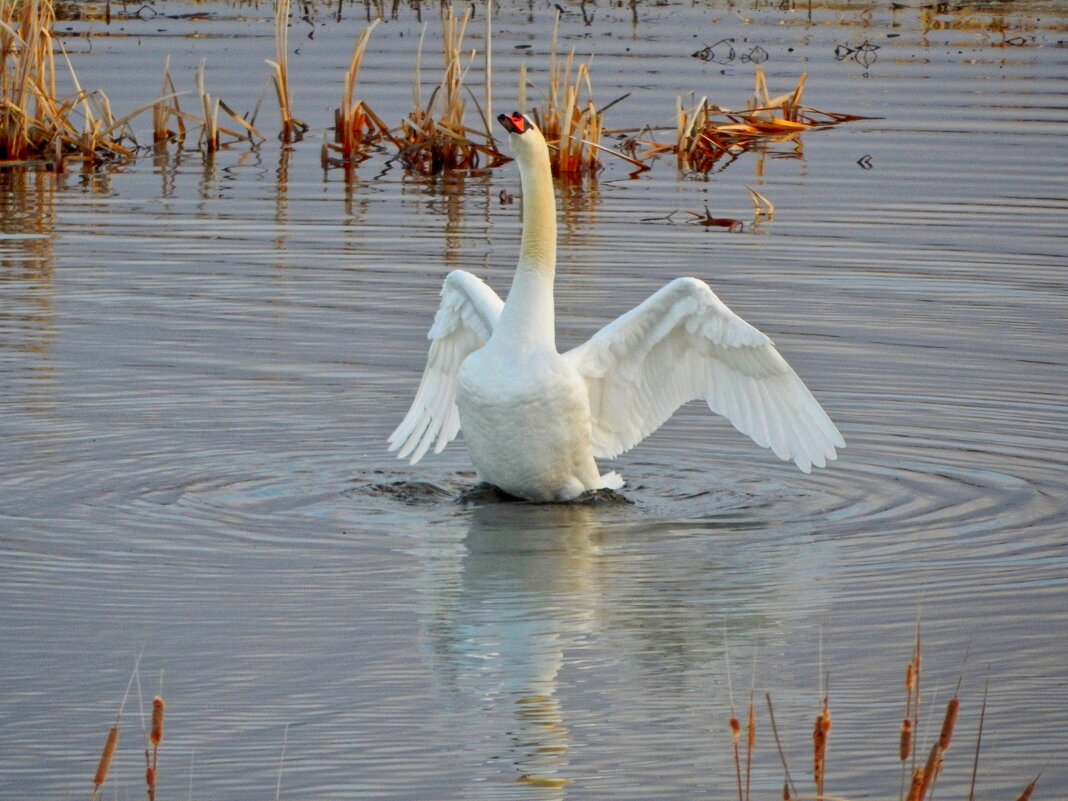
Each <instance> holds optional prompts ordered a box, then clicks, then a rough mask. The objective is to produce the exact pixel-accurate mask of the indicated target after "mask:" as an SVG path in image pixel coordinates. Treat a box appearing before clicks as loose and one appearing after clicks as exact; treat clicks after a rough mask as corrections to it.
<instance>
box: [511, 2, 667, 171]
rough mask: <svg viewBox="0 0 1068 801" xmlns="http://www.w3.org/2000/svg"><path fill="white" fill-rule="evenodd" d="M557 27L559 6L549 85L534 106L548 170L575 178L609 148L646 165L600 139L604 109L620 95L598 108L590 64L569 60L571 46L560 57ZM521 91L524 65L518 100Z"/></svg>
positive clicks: (523, 89) (523, 91)
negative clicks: (544, 141) (549, 166)
mask: <svg viewBox="0 0 1068 801" xmlns="http://www.w3.org/2000/svg"><path fill="white" fill-rule="evenodd" d="M559 32H560V11H559V9H557V12H556V21H555V23H554V25H553V35H552V39H551V42H550V47H549V87H548V91H547V92H546V94H545V98H544V100H543V101H542V103H541V105H540V107H539V108H538V111H537V118H538V127H539V128H541V132H542V134H543V135H544V136H545V140H546V141H547V142H548V143H549V160H550V162H551V164H552V169H553V174H554V175H556V176H558V177H561V178H572V179H574V178H581V177H582V176H585V175H594V174H596V173H597V172H599V171H600V170H601V167H602V164H601V159H600V154H601V153H610V154H612V155H613V156H616V157H617V158H621V159H623V160H624V161H627V162H629V163H630V164H631V165H632V166H634V167H635V168H636V169H637V170H638V171H642V170H645V169H648V167H647V166H646V165H645V164H642V163H641V162H640V161H638V160H636V159H633V158H631V157H630V156H627V155H625V154H623V153H621V152H619V151H617V150H610V149H608V148H606V147H603V146H602V145H601V138H602V136H603V134H604V112H605V111H606V110H607V109H608V108H609V107H611V106H614V105H615V104H616V103H618V102H619V101H620V100H622V99H624V98H625V97H626V95H624V96H623V97H621V98H618V99H617V100H614V101H612V102H611V103H609V104H608V105H607V106H605V107H604V108H601V109H598V108H597V106H596V104H595V103H594V100H593V83H592V81H591V80H590V64H589V63H585V62H583V63H579V64H578V65H576V64H575V50H574V49H573V48H572V50H571V51H570V52H569V53H568V55H567V57H566V58H564V59H560V57H559V56H558V53H557V43H558V39H559ZM525 94H526V71H525V70H524V71H523V74H521V76H520V99H521V105H522V104H523V102H524V100H523V99H524V98H525Z"/></svg>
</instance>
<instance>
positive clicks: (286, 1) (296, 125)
mask: <svg viewBox="0 0 1068 801" xmlns="http://www.w3.org/2000/svg"><path fill="white" fill-rule="evenodd" d="M291 1H292V0H276V2H275V7H274V49H275V59H276V60H275V61H271V60H270V59H266V61H267V63H268V64H269V65H270V66H271V67H272V68H273V70H274V73H273V75H272V76H271V77H272V79H273V80H274V90H275V94H276V95H277V97H278V109H279V111H280V113H281V116H282V132H281V133H280V134H279V138H280V139H281V140H282V141H283V142H286V143H289V142H292V141H294V140H296V139H299V138H300V137H301V136H303V135H304V132H305V131H307V130H308V126H307V125H305V124H304V123H303V122H301V121H300V120H298V119H297V118H296V117H294V116H293V102H292V95H291V93H290V91H289V9H290V5H291Z"/></svg>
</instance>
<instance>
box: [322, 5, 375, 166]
mask: <svg viewBox="0 0 1068 801" xmlns="http://www.w3.org/2000/svg"><path fill="white" fill-rule="evenodd" d="M378 23H379V20H375V21H374V22H372V23H371V24H370V25H368V26H367V27H366V28H365V29H364V30H363V33H361V34H360V36H359V38H358V39H357V40H356V46H355V47H354V48H353V51H352V59H351V60H350V61H349V69H348V71H347V72H346V73H345V88H344V90H343V91H342V93H341V105H340V106H339V107H338V108H337V109H335V111H334V144H331V143H324V144H323V150H322V163H323V168H324V169H326V168H329V167H334V166H341V167H350V166H351V165H352V164H353V163H355V162H357V161H362V160H364V159H366V158H367V157H368V156H369V155H370V148H371V147H373V146H374V145H376V144H377V143H378V142H380V141H381V140H382V139H384V138H387V139H392V136H391V135H390V132H389V128H388V126H386V124H385V123H383V122H382V120H381V119H379V117H378V115H377V114H375V113H374V112H373V111H372V110H371V107H370V106H368V105H367V104H366V103H365V102H364V101H362V100H356V99H355V94H356V83H357V79H358V78H359V74H360V64H361V63H362V62H363V54H364V51H365V50H366V49H367V41H368V39H370V37H371V32H372V31H374V29H375V27H376V26H377V25H378ZM331 151H333V152H335V153H340V158H334V157H332V156H331V155H330V153H331Z"/></svg>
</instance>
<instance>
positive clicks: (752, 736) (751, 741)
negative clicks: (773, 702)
mask: <svg viewBox="0 0 1068 801" xmlns="http://www.w3.org/2000/svg"><path fill="white" fill-rule="evenodd" d="M746 728H747V733H748V739H747V742H746V747H747V748H748V749H749V753H753V749H754V748H755V747H756V709H755V708H754V707H753V702H752V701H750V702H749V721H748V724H747V727H746Z"/></svg>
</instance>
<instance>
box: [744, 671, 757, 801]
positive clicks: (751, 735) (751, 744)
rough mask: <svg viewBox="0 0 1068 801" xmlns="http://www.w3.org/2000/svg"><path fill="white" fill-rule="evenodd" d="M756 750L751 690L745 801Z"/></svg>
mask: <svg viewBox="0 0 1068 801" xmlns="http://www.w3.org/2000/svg"><path fill="white" fill-rule="evenodd" d="M755 749H756V707H755V706H754V704H753V690H752V689H751V690H750V691H749V715H748V721H747V723H746V738H745V801H749V787H750V780H751V779H752V776H753V751H754V750H755Z"/></svg>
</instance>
